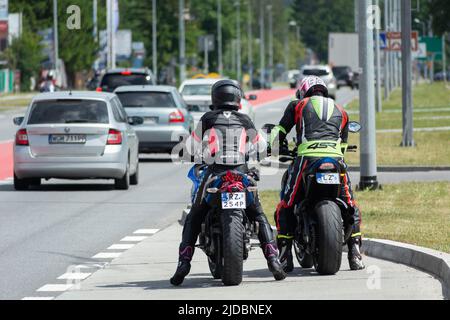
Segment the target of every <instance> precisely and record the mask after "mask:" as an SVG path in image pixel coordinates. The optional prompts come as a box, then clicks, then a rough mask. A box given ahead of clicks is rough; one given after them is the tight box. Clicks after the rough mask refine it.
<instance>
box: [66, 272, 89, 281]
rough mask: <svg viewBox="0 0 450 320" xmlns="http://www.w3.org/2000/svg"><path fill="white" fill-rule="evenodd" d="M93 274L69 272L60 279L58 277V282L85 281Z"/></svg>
mask: <svg viewBox="0 0 450 320" xmlns="http://www.w3.org/2000/svg"><path fill="white" fill-rule="evenodd" d="M91 274H92V273H87V272H78V273H75V272H68V273H64V274H63V275H61V276H60V277H58V280H84V279H86V278H88V277H89V276H90V275H91Z"/></svg>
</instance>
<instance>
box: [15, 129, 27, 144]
mask: <svg viewBox="0 0 450 320" xmlns="http://www.w3.org/2000/svg"><path fill="white" fill-rule="evenodd" d="M16 145H18V146H28V145H29V144H28V134H27V129H20V130H19V131H17V133H16Z"/></svg>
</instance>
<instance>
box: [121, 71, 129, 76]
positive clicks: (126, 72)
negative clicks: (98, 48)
mask: <svg viewBox="0 0 450 320" xmlns="http://www.w3.org/2000/svg"><path fill="white" fill-rule="evenodd" d="M120 74H121V75H123V76H131V71H128V70H126V71H122V72H121V73H120Z"/></svg>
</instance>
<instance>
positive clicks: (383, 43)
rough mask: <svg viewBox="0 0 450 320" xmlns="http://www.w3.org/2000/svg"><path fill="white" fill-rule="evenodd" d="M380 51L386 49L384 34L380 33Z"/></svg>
mask: <svg viewBox="0 0 450 320" xmlns="http://www.w3.org/2000/svg"><path fill="white" fill-rule="evenodd" d="M380 49H381V50H386V49H387V37H386V32H380Z"/></svg>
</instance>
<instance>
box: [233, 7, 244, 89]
mask: <svg viewBox="0 0 450 320" xmlns="http://www.w3.org/2000/svg"><path fill="white" fill-rule="evenodd" d="M235 4H236V11H237V12H236V14H237V16H236V33H237V41H236V51H237V52H236V54H237V57H236V60H237V63H236V77H237V80H238V81H239V82H241V72H242V67H241V65H242V62H241V2H240V0H237V1H236V3H235Z"/></svg>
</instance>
